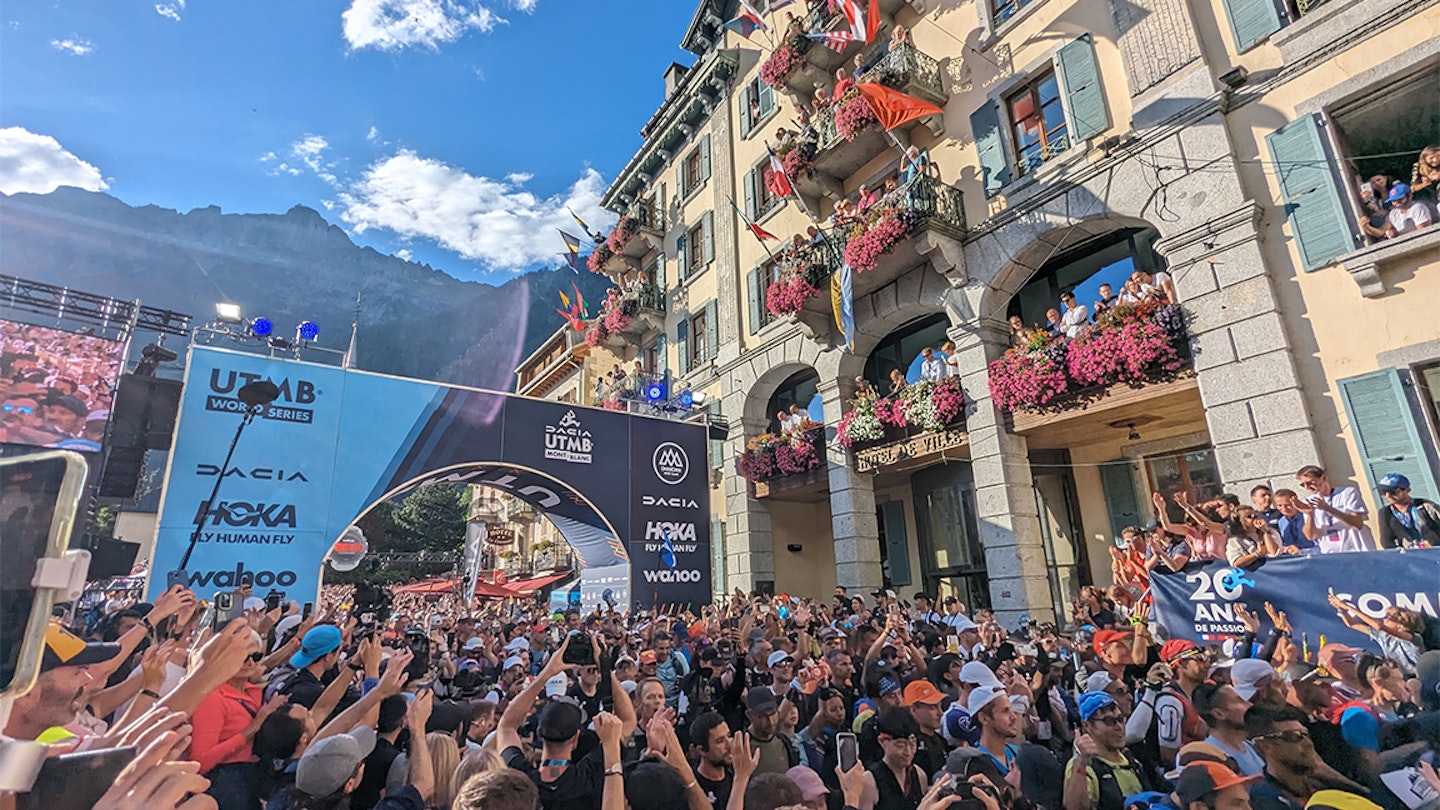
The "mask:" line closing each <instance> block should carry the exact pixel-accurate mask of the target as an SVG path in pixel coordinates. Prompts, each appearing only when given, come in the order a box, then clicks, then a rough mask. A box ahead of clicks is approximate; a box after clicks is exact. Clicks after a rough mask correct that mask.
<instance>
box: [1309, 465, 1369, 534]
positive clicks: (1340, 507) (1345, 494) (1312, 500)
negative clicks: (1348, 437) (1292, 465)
mask: <svg viewBox="0 0 1440 810" xmlns="http://www.w3.org/2000/svg"><path fill="white" fill-rule="evenodd" d="M1295 478H1296V479H1297V480H1298V481H1299V482H1300V487H1301V488H1302V489H1304V490H1306V491H1307V492H1309V493H1310V494H1309V495H1308V496H1307V497H1304V498H1301V499H1300V502H1299V503H1298V504H1296V505H1297V506H1299V507H1300V511H1302V512H1304V513H1305V525H1304V527H1303V528H1304V530H1305V536H1306V537H1307V538H1309V539H1310V540H1312V541H1314V542H1315V544H1316V545H1317V546H1319V547H1320V553H1321V554H1339V553H1343V552H1349V551H1370V550H1372V549H1374V548H1375V541H1374V539H1373V538H1371V536H1370V529H1369V528H1367V527H1366V526H1365V519H1366V518H1367V517H1369V512H1367V511H1366V509H1365V500H1364V499H1363V498H1361V497H1360V490H1358V489H1356V488H1355V487H1336V486H1333V485H1332V484H1331V483H1330V478H1329V476H1327V475H1326V474H1325V470H1324V469H1322V468H1320V467H1318V466H1316V465H1314V464H1308V465H1306V466H1304V467H1301V468H1300V471H1299V472H1297V473H1295Z"/></svg>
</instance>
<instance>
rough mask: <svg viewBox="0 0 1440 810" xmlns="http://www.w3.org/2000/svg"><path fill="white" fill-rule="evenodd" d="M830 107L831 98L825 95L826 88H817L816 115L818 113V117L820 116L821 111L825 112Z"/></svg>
mask: <svg viewBox="0 0 1440 810" xmlns="http://www.w3.org/2000/svg"><path fill="white" fill-rule="evenodd" d="M829 106H830V97H829V96H828V95H826V94H825V88H824V87H817V88H815V113H816V115H819V114H820V112H821V111H823V110H824V109H825V108H827V107H829Z"/></svg>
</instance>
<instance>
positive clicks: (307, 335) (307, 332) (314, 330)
mask: <svg viewBox="0 0 1440 810" xmlns="http://www.w3.org/2000/svg"><path fill="white" fill-rule="evenodd" d="M299 334H300V339H301V340H314V339H315V338H317V337H319V336H320V327H319V326H318V325H317V324H316V323H315V322H314V321H305V322H304V323H302V324H300V331H299Z"/></svg>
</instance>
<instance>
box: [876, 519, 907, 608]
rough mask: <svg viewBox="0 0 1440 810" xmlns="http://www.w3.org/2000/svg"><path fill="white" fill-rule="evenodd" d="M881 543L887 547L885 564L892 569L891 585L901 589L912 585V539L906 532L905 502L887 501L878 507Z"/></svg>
mask: <svg viewBox="0 0 1440 810" xmlns="http://www.w3.org/2000/svg"><path fill="white" fill-rule="evenodd" d="M876 512H878V515H877V517H878V518H879V521H878V522H879V524H880V534H881V537H880V542H881V543H882V544H884V546H885V563H886V565H887V567H888V568H889V569H890V577H889V584H890V585H891V586H893V587H896V588H899V587H901V586H903V585H909V584H910V580H911V577H910V539H909V537H908V536H907V535H906V532H905V503H904V501H886V502H885V503H882V504H880V506H879V507H877V509H876Z"/></svg>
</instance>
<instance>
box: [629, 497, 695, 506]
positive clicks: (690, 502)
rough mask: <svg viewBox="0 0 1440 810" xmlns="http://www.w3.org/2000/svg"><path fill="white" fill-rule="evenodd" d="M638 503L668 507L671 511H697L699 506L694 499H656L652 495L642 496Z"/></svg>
mask: <svg viewBox="0 0 1440 810" xmlns="http://www.w3.org/2000/svg"><path fill="white" fill-rule="evenodd" d="M640 502H641V503H643V504H644V505H646V506H660V507H669V508H671V509H699V508H700V504H698V503H696V502H695V499H694V498H679V497H676V498H657V497H655V496H654V495H642V496H641V497H640Z"/></svg>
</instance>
